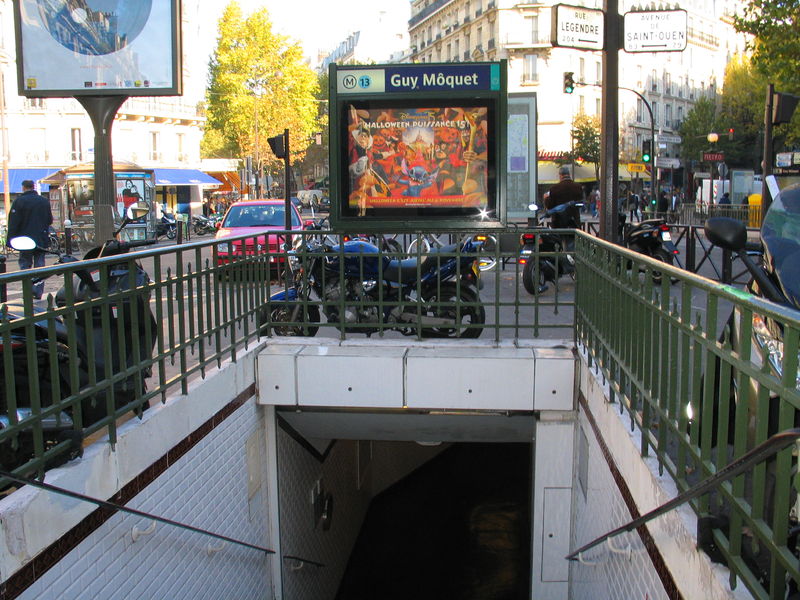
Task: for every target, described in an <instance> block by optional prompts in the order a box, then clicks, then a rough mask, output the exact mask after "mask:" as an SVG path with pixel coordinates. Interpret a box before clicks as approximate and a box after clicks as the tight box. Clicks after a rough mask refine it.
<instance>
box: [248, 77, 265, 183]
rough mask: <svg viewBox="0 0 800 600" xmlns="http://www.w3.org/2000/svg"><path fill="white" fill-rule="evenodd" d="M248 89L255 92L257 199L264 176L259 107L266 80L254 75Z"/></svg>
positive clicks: (254, 153)
mask: <svg viewBox="0 0 800 600" xmlns="http://www.w3.org/2000/svg"><path fill="white" fill-rule="evenodd" d="M247 87H248V88H250V91H251V92H253V129H254V142H253V162H255V167H256V176H255V177H256V188H255V197H256V198H261V177H262V175H263V169H262V168H261V156H260V154H259V151H258V145H259V140H258V107H259V105H260V104H261V97H262V96H263V95H264V91H265V78H264V77H259V76H257V75H254V76H253V77H251V78H250V79H248V80H247Z"/></svg>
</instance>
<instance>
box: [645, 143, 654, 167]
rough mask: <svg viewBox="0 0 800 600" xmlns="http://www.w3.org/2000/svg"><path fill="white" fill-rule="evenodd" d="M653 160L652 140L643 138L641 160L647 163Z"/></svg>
mask: <svg viewBox="0 0 800 600" xmlns="http://www.w3.org/2000/svg"><path fill="white" fill-rule="evenodd" d="M651 160H653V141H652V140H644V141H643V142H642V162H643V163H649V162H650V161H651Z"/></svg>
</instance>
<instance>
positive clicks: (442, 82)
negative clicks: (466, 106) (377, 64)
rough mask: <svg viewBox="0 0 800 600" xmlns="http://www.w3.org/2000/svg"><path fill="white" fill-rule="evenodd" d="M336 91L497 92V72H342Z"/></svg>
mask: <svg viewBox="0 0 800 600" xmlns="http://www.w3.org/2000/svg"><path fill="white" fill-rule="evenodd" d="M336 87H337V92H338V93H340V94H383V93H394V92H402V93H408V92H456V91H458V92H465V91H496V90H499V89H500V68H499V66H498V65H497V64H465V65H439V66H430V67H429V66H422V65H419V66H418V65H410V66H397V67H391V68H385V69H346V68H345V69H342V70H341V71H337V72H336Z"/></svg>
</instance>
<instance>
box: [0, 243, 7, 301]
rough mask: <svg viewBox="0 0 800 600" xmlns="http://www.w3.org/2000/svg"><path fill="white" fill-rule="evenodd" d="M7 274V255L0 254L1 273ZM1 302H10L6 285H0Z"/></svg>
mask: <svg viewBox="0 0 800 600" xmlns="http://www.w3.org/2000/svg"><path fill="white" fill-rule="evenodd" d="M5 272H6V255H5V254H0V273H5ZM0 302H8V292H6V284H5V283H4V284H2V285H0Z"/></svg>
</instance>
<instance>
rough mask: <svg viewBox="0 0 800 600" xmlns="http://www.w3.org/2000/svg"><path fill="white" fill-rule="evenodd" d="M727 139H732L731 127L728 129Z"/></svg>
mask: <svg viewBox="0 0 800 600" xmlns="http://www.w3.org/2000/svg"><path fill="white" fill-rule="evenodd" d="M728 139H729V140H732V139H733V127H728Z"/></svg>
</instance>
